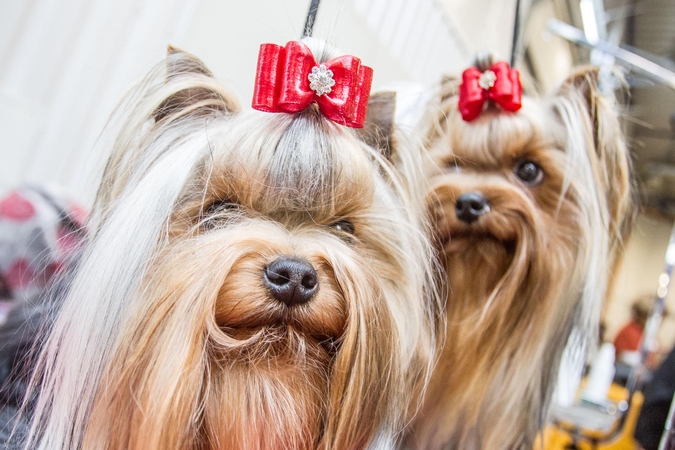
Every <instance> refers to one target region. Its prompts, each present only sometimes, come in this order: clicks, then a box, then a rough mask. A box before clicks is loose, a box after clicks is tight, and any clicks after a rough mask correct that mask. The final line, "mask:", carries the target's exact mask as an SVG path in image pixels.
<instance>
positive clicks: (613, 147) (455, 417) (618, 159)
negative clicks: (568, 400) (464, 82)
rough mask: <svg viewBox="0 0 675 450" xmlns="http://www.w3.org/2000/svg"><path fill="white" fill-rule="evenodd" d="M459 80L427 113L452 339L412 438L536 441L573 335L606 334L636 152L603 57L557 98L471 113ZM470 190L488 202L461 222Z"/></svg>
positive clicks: (444, 443) (439, 444)
mask: <svg viewBox="0 0 675 450" xmlns="http://www.w3.org/2000/svg"><path fill="white" fill-rule="evenodd" d="M455 89H456V84H455V83H454V82H453V81H451V80H446V81H445V82H444V83H443V86H442V89H441V91H440V93H439V95H438V96H437V97H436V98H435V102H434V104H433V106H432V107H431V110H430V113H429V115H428V116H427V118H426V124H425V126H426V129H427V148H428V155H429V159H430V162H431V164H430V166H429V167H428V168H427V173H428V174H429V176H430V177H431V183H432V191H431V192H430V194H429V196H428V204H429V208H430V213H431V216H432V219H433V221H434V228H435V231H436V234H437V239H438V242H439V248H440V249H441V253H442V256H443V258H444V261H443V262H444V264H445V269H446V272H447V282H448V291H449V295H448V299H447V326H446V329H447V337H446V343H445V347H444V348H443V349H442V351H441V354H440V357H439V361H438V365H437V367H436V368H435V370H434V373H433V375H432V379H431V383H430V386H429V388H428V390H427V393H426V397H425V401H424V404H423V406H422V409H421V413H420V414H419V415H418V417H417V418H416V420H415V422H414V423H413V427H412V431H411V434H410V436H409V439H408V441H409V444H410V445H411V447H412V448H417V449H425V450H433V449H461V450H487V449H490V450H493V449H494V450H496V449H509V450H513V449H527V450H529V449H531V448H532V443H533V440H534V438H535V436H536V434H537V432H538V431H539V430H540V428H541V426H542V424H543V423H544V422H545V419H546V416H547V411H548V405H549V403H550V400H551V395H552V391H553V388H554V386H555V383H556V378H557V375H558V367H559V364H560V360H561V358H562V355H563V353H564V351H565V349H566V347H568V346H579V345H584V342H585V340H586V339H595V336H596V333H595V330H596V327H597V323H598V321H599V312H600V306H601V303H602V302H603V300H604V296H605V290H606V288H607V284H608V281H607V280H608V274H609V273H610V272H611V270H612V268H613V267H614V265H615V264H616V260H617V257H618V254H619V251H620V247H621V242H622V239H623V238H624V236H625V234H626V232H627V230H628V228H629V224H630V209H631V199H630V189H629V187H630V183H629V156H628V152H627V149H626V145H625V143H624V140H623V134H622V130H621V128H620V125H619V119H618V114H617V108H616V105H615V102H614V98H613V97H612V96H608V95H603V94H602V93H601V92H600V89H599V87H598V71H597V70H596V69H592V68H584V69H580V70H578V71H577V72H575V73H574V74H572V75H571V76H570V77H569V78H568V79H567V80H566V81H565V82H564V83H563V84H562V86H561V88H560V89H559V91H558V92H557V93H555V94H554V95H552V96H550V97H548V98H546V99H535V98H531V97H525V98H524V99H523V107H522V109H521V110H520V111H518V112H517V113H508V112H505V111H503V110H500V109H498V108H497V107H496V106H493V105H490V106H489V107H488V108H487V110H486V111H484V112H483V113H482V115H481V116H480V117H479V118H478V119H476V120H475V121H473V122H465V121H463V120H462V117H461V115H460V113H459V111H458V109H457V96H456V95H455V92H456V91H455ZM530 164H533V165H530ZM519 175H520V176H521V178H519ZM468 193H473V194H478V195H479V197H480V196H482V198H484V199H485V200H486V206H485V208H484V209H483V210H481V212H480V214H478V215H476V217H473V218H471V219H472V220H462V219H460V218H458V214H459V215H461V214H462V212H461V209H458V208H459V201H458V198H459V197H460V195H463V194H468ZM458 210H459V211H460V212H459V213H458V212H457V211H458Z"/></svg>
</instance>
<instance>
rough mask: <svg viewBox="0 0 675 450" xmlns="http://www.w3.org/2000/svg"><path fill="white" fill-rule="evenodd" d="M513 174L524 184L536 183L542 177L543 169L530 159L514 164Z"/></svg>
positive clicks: (540, 180)
mask: <svg viewBox="0 0 675 450" xmlns="http://www.w3.org/2000/svg"><path fill="white" fill-rule="evenodd" d="M514 172H515V174H516V176H517V177H518V179H520V181H522V182H523V183H525V184H529V185H536V184H539V183H541V182H542V180H543V179H544V170H543V169H542V168H541V166H540V165H539V164H537V163H535V162H532V161H522V162H520V163H518V165H516V168H515V171H514Z"/></svg>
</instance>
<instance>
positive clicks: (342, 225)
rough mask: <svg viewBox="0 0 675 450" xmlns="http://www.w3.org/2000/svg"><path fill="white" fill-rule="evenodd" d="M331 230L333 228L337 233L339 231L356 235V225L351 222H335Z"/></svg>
mask: <svg viewBox="0 0 675 450" xmlns="http://www.w3.org/2000/svg"><path fill="white" fill-rule="evenodd" d="M331 228H333V229H334V230H335V231H339V232H341V233H345V234H349V235H353V234H354V224H353V223H351V222H350V221H349V220H339V221H337V222H335V223H334V224H333V225H331Z"/></svg>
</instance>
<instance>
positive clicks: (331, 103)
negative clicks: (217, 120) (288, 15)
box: [252, 41, 373, 128]
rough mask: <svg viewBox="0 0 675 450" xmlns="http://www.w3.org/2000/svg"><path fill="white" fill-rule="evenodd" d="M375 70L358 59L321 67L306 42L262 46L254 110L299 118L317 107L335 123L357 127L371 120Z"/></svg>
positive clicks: (339, 60) (342, 59) (333, 61)
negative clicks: (309, 109)
mask: <svg viewBox="0 0 675 450" xmlns="http://www.w3.org/2000/svg"><path fill="white" fill-rule="evenodd" d="M372 81H373V69H371V68H370V67H367V66H364V65H361V60H360V59H359V58H357V57H355V56H349V55H345V56H340V57H337V58H335V59H331V60H330V61H326V62H324V63H322V64H318V63H317V62H316V60H315V59H314V56H313V55H312V52H311V51H310V50H309V47H307V46H306V45H305V44H303V43H302V42H297V41H291V42H289V43H288V44H286V46H285V47H281V46H279V45H276V44H262V45H261V46H260V53H259V54H258V68H257V71H256V77H255V88H254V92H253V105H252V106H253V109H257V110H259V111H265V112H287V113H295V112H299V111H302V110H303V109H305V108H307V107H308V106H309V105H311V104H312V102H316V103H317V104H318V105H319V110H320V111H321V113H322V114H323V115H324V116H326V117H327V118H329V119H330V120H332V121H334V122H337V123H339V124H341V125H346V126H348V127H352V128H362V127H363V124H364V123H365V121H366V111H367V110H368V97H369V96H370V86H371V84H372Z"/></svg>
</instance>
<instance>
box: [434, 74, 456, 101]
mask: <svg viewBox="0 0 675 450" xmlns="http://www.w3.org/2000/svg"><path fill="white" fill-rule="evenodd" d="M461 82H462V80H461V79H459V78H457V77H456V76H454V75H443V77H442V78H441V85H440V90H439V97H438V98H439V100H440V102H441V103H443V102H446V101H448V100H450V99H451V98H453V97H455V96H456V95H457V93H458V92H459V85H460V83H461Z"/></svg>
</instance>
